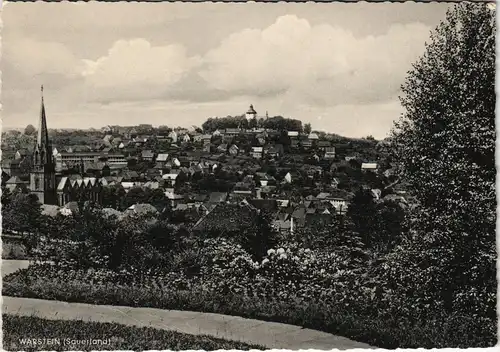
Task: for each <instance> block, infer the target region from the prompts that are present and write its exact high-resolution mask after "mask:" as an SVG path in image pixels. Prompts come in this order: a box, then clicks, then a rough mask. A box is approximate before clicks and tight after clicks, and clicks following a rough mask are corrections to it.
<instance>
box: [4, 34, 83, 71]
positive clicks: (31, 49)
mask: <svg viewBox="0 0 500 352" xmlns="http://www.w3.org/2000/svg"><path fill="white" fill-rule="evenodd" d="M14 42H15V45H11V46H8V47H7V46H4V48H3V59H4V60H5V61H6V62H8V63H9V64H10V65H11V66H12V67H13V68H14V69H16V70H18V71H20V72H22V73H23V75H25V76H28V77H31V76H36V75H40V74H49V75H62V76H65V77H69V78H77V77H78V76H79V74H80V72H81V70H82V69H83V67H84V65H83V62H81V60H80V59H79V58H77V57H75V56H74V55H73V53H72V52H71V50H69V49H68V48H67V47H66V46H64V45H63V44H61V43H57V42H50V41H46V42H41V41H36V40H32V39H30V38H16V40H14Z"/></svg>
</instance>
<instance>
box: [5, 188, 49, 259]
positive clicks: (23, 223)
mask: <svg viewBox="0 0 500 352" xmlns="http://www.w3.org/2000/svg"><path fill="white" fill-rule="evenodd" d="M40 219H41V209H40V202H39V201H38V198H37V197H36V196H35V195H34V194H26V193H21V192H16V193H15V194H13V195H12V196H11V198H10V202H9V203H8V204H7V205H6V206H5V208H3V209H2V226H3V228H4V229H7V230H12V231H16V232H18V233H19V234H20V235H21V236H22V238H23V242H24V244H25V245H26V250H27V251H28V253H30V254H31V250H32V249H33V248H34V247H35V246H36V244H37V239H38V235H39V231H40Z"/></svg>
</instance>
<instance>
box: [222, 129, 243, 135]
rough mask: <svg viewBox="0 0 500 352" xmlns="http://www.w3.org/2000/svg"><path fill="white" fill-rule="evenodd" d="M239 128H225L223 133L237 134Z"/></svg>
mask: <svg viewBox="0 0 500 352" xmlns="http://www.w3.org/2000/svg"><path fill="white" fill-rule="evenodd" d="M240 132H241V130H240V129H239V128H226V131H225V134H227V135H233V136H234V135H237V134H240Z"/></svg>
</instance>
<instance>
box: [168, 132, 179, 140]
mask: <svg viewBox="0 0 500 352" xmlns="http://www.w3.org/2000/svg"><path fill="white" fill-rule="evenodd" d="M168 138H170V140H171V141H172V143H177V138H178V136H177V132H175V131H172V132H170V133H169V134H168Z"/></svg>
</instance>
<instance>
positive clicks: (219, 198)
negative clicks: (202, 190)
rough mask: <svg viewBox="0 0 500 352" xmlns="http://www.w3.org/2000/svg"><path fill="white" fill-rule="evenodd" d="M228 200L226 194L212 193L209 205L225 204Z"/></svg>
mask: <svg viewBox="0 0 500 352" xmlns="http://www.w3.org/2000/svg"><path fill="white" fill-rule="evenodd" d="M226 200H227V193H226V192H212V193H210V196H209V199H208V202H209V203H225V202H226Z"/></svg>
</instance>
